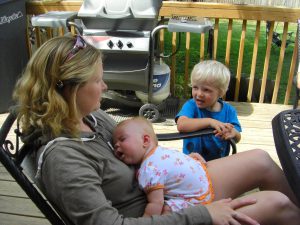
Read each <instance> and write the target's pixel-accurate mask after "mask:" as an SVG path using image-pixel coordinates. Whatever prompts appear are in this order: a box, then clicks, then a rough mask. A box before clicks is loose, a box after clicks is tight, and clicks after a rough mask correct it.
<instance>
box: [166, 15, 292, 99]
mask: <svg viewBox="0 0 300 225" xmlns="http://www.w3.org/2000/svg"><path fill="white" fill-rule="evenodd" d="M227 27H228V20H220V22H219V35H218V47H217V60H218V61H220V62H222V63H225V54H226V42H227ZM255 29H256V21H247V30H246V40H245V49H244V57H243V66H242V75H243V76H245V77H248V76H249V74H250V70H251V61H252V53H253V43H254V35H255ZM282 30H283V24H282V23H275V27H274V31H276V32H278V33H282ZM296 30H297V27H296V24H292V25H290V27H289V32H293V34H292V38H291V40H294V39H295V37H296ZM241 31H242V22H241V21H234V22H233V29H232V43H231V53H230V65H229V67H230V71H231V72H232V75H233V76H235V75H236V72H237V62H238V61H237V59H238V53H239V45H240V36H241ZM165 38H166V41H165V52H170V51H171V50H170V49H171V34H170V33H168V32H166V37H165ZM266 39H267V37H266V23H265V22H264V21H262V22H261V29H260V39H259V47H258V57H257V64H256V74H255V77H256V78H258V79H260V78H261V77H262V74H263V69H264V59H265V53H266V42H267V41H266ZM199 40H200V35H199V34H192V35H191V50H190V65H189V71H191V69H192V67H193V65H195V64H196V63H197V62H199V43H200V41H199ZM206 40H207V39H206ZM293 48H294V43H290V44H289V45H288V46H287V48H286V51H285V56H284V57H285V59H284V64H283V68H282V78H281V82H280V90H279V96H278V100H277V102H278V103H283V100H284V95H285V91H286V85H287V79H288V75H289V67H290V61H291V57H292V54H293ZM279 54H280V47H278V46H276V45H275V44H272V48H271V58H270V64H269V71H268V79H270V80H275V77H276V72H277V65H278V58H279ZM205 57H206V58H208V54H206V56H205ZM176 61H177V65H176V76H177V77H176V90H182V89H183V88H182V85H183V79H184V61H185V35H182V42H181V48H180V50H179V51H178V53H177V55H176ZM166 62H167V63H168V64H169V63H170V60H168V59H167V60H166ZM180 92H181V91H179V92H177V93H176V95H181V94H182V93H180Z"/></svg>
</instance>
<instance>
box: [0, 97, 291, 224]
mask: <svg viewBox="0 0 300 225" xmlns="http://www.w3.org/2000/svg"><path fill="white" fill-rule="evenodd" d="M231 104H232V105H234V106H235V107H236V109H237V111H238V116H239V120H240V122H241V125H242V129H243V132H242V139H241V141H240V142H239V143H238V144H237V150H238V152H241V151H245V150H248V149H253V148H261V149H265V150H267V151H268V152H269V153H270V155H271V156H272V158H273V159H274V160H275V161H276V162H277V163H279V160H278V157H277V155H276V151H275V147H274V141H273V135H272V127H271V120H272V118H273V117H274V116H275V115H276V114H277V113H279V112H281V111H283V110H287V109H291V108H292V106H291V105H278V104H259V103H244V102H238V103H237V102H231ZM6 116H7V114H0V125H1V124H2V123H3V120H4V119H5V117H6ZM166 124H167V125H166ZM154 128H155V131H156V133H167V132H175V131H176V126H175V124H174V123H173V121H172V120H170V123H161V124H154ZM161 144H162V145H164V146H169V147H174V148H177V149H180V147H181V145H182V143H181V141H172V142H162V143H161ZM0 202H1V204H0V221H1V222H0V224H1V225H16V224H18V225H22V224H24V225H25V224H26V225H28V224H30V225H35V224H39V225H44V224H50V223H49V222H48V221H47V220H46V219H44V218H43V215H42V214H41V213H40V211H39V210H38V209H37V208H36V207H35V205H34V204H33V203H32V202H31V200H30V199H28V197H27V196H26V194H25V193H24V192H23V191H22V190H21V189H20V187H19V186H18V185H17V184H16V183H15V181H14V180H13V179H12V177H11V176H10V175H9V174H8V173H7V171H6V170H5V168H4V167H3V166H2V165H1V164H0Z"/></svg>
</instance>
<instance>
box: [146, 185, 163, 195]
mask: <svg viewBox="0 0 300 225" xmlns="http://www.w3.org/2000/svg"><path fill="white" fill-rule="evenodd" d="M164 188H165V186H164V185H162V184H158V185H155V186H151V187H149V188H147V189H145V190H144V191H145V192H146V193H149V192H151V191H155V190H158V189H164Z"/></svg>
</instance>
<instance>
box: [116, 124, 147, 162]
mask: <svg viewBox="0 0 300 225" xmlns="http://www.w3.org/2000/svg"><path fill="white" fill-rule="evenodd" d="M113 143H114V150H115V151H114V153H115V156H116V157H117V158H118V159H120V160H121V161H123V162H124V163H126V164H129V165H136V164H140V163H141V162H142V159H143V157H144V152H143V135H142V134H141V133H139V132H138V129H137V127H135V126H134V125H131V124H127V125H126V126H121V127H118V128H116V130H115V132H114V138H113Z"/></svg>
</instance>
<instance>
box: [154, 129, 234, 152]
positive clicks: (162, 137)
mask: <svg viewBox="0 0 300 225" xmlns="http://www.w3.org/2000/svg"><path fill="white" fill-rule="evenodd" d="M203 135H214V129H213V128H207V129H203V130H198V131H193V132H175V133H166V134H156V136H157V139H158V140H159V141H173V140H180V139H185V138H193V137H200V136H203ZM228 141H229V144H230V145H231V148H232V154H235V153H236V152H237V150H236V144H235V141H234V140H233V139H230V140H228Z"/></svg>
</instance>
